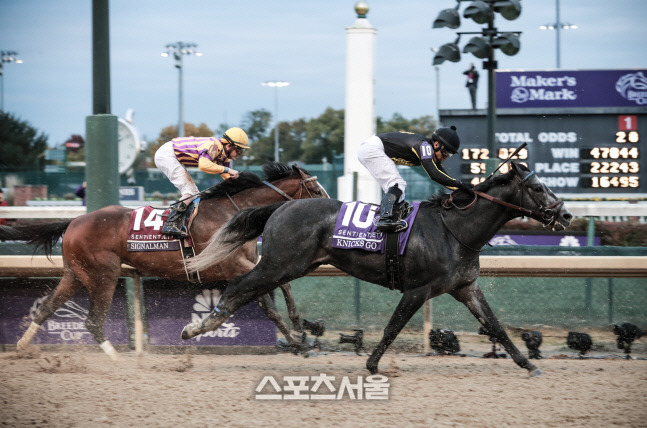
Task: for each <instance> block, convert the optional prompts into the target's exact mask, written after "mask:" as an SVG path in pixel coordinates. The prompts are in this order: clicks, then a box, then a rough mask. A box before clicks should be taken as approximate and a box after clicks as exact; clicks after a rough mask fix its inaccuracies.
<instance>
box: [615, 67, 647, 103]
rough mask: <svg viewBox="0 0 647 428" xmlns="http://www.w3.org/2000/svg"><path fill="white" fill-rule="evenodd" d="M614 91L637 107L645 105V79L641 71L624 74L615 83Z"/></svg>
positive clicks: (646, 90) (646, 97)
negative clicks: (634, 103)
mask: <svg viewBox="0 0 647 428" xmlns="http://www.w3.org/2000/svg"><path fill="white" fill-rule="evenodd" d="M616 91H618V92H619V93H620V95H622V96H623V97H624V98H625V99H627V100H629V101H635V102H636V104H638V105H645V104H647V78H646V77H645V76H644V75H643V73H642V71H639V72H637V73H631V74H625V75H624V76H622V77H621V78H620V79H618V81H617V82H616Z"/></svg>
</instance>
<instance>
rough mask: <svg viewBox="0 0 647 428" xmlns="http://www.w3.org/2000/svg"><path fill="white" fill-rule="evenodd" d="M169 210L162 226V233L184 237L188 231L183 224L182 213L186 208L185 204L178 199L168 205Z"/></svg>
mask: <svg viewBox="0 0 647 428" xmlns="http://www.w3.org/2000/svg"><path fill="white" fill-rule="evenodd" d="M169 208H170V209H171V212H169V215H168V219H166V223H164V226H163V227H162V233H163V234H164V235H168V236H172V237H173V238H186V237H187V236H189V233H188V232H187V230H186V226H185V225H184V214H185V212H186V209H187V205H186V204H185V203H184V202H182V201H178V202H176V203H174V204H173V205H171V206H170V207H169Z"/></svg>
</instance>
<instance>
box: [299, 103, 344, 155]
mask: <svg viewBox="0 0 647 428" xmlns="http://www.w3.org/2000/svg"><path fill="white" fill-rule="evenodd" d="M301 147H302V149H303V154H302V155H301V159H300V160H301V161H302V162H304V163H321V160H322V159H323V158H324V157H327V158H328V160H329V161H330V160H331V159H332V152H333V150H335V151H336V152H337V153H342V152H343V151H344V110H335V109H333V108H331V107H328V108H327V109H326V111H325V112H323V114H322V115H321V116H319V117H318V118H316V119H311V120H310V121H309V122H308V126H307V130H306V140H305V141H304V142H303V144H302V146H301Z"/></svg>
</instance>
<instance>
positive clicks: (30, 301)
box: [0, 280, 128, 345]
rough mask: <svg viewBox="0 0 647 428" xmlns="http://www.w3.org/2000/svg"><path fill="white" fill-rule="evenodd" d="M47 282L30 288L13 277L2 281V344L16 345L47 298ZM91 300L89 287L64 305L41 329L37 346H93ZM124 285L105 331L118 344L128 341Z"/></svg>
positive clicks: (116, 296)
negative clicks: (90, 328) (87, 322)
mask: <svg viewBox="0 0 647 428" xmlns="http://www.w3.org/2000/svg"><path fill="white" fill-rule="evenodd" d="M43 284H45V281H34V280H32V285H30V286H29V287H26V286H24V284H22V283H20V282H15V283H14V282H13V281H11V280H6V281H3V283H2V284H0V343H4V344H16V343H17V342H18V339H20V337H21V336H22V334H23V333H24V332H25V330H26V329H27V327H28V326H29V324H30V323H31V321H32V320H33V318H34V315H35V314H36V311H37V310H38V308H40V306H41V305H42V304H43V301H44V300H45V299H46V297H47V292H48V289H47V288H46V287H45V286H44V285H43ZM89 308H90V299H89V297H88V293H87V291H86V290H85V289H83V290H81V291H80V292H79V293H78V294H76V295H75V296H74V297H73V298H71V299H70V300H68V301H67V302H65V303H64V304H63V305H61V307H60V308H58V309H57V310H56V312H54V314H53V315H52V316H51V317H49V318H48V319H47V320H46V321H45V322H44V323H43V325H42V327H41V328H40V329H39V330H38V334H36V337H35V338H34V341H33V343H34V344H36V345H40V344H47V345H60V344H71V345H93V344H96V343H97V342H96V341H95V340H94V338H93V337H92V335H91V334H90V332H89V331H88V330H87V328H86V325H85V322H86V320H87V318H88V310H89ZM126 311H127V310H126V296H125V291H124V288H123V287H121V286H118V287H117V290H116V292H115V295H114V299H113V301H112V305H111V306H110V311H109V312H108V317H107V319H106V324H105V332H106V336H107V337H108V340H110V341H111V342H112V343H113V344H115V345H121V344H127V343H128V327H127V321H126V319H127V315H126Z"/></svg>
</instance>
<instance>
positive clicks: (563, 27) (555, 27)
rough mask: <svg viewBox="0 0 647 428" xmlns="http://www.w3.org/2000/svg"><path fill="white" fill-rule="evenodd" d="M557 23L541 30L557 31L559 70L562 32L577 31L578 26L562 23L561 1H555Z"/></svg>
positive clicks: (547, 25) (542, 26)
mask: <svg viewBox="0 0 647 428" xmlns="http://www.w3.org/2000/svg"><path fill="white" fill-rule="evenodd" d="M555 11H556V12H555V23H554V24H545V25H541V26H540V27H539V28H540V29H541V30H555V40H556V43H557V68H560V66H561V64H560V63H561V59H560V57H561V54H560V35H559V34H560V31H561V30H575V29H576V28H577V25H574V24H570V23H567V22H561V21H560V19H559V0H555Z"/></svg>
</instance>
